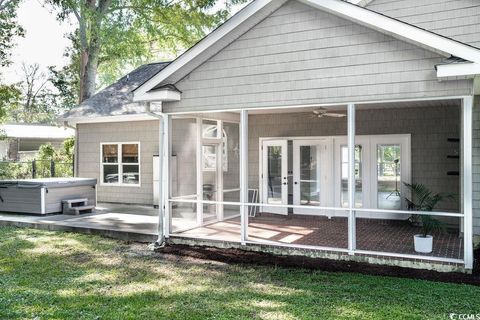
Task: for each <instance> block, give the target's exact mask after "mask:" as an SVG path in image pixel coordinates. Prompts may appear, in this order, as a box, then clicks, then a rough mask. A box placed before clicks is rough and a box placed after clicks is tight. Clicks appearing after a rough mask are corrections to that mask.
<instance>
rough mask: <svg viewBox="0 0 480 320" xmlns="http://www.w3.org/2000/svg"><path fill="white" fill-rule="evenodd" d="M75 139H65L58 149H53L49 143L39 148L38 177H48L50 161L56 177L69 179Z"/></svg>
mask: <svg viewBox="0 0 480 320" xmlns="http://www.w3.org/2000/svg"><path fill="white" fill-rule="evenodd" d="M74 148H75V139H74V138H73V137H72V138H67V139H65V141H64V142H63V143H62V147H61V148H60V149H55V148H54V147H53V146H52V144H51V143H46V144H43V145H41V146H40V149H39V151H38V157H37V159H38V161H37V172H38V173H39V176H45V177H49V176H50V165H51V161H53V162H54V163H55V176H56V177H71V176H72V174H73V172H72V164H73V157H74Z"/></svg>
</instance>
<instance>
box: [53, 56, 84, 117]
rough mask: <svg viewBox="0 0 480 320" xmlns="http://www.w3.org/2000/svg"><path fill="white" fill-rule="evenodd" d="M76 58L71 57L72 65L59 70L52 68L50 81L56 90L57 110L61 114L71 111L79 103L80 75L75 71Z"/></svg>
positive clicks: (55, 102) (55, 101)
mask: <svg viewBox="0 0 480 320" xmlns="http://www.w3.org/2000/svg"><path fill="white" fill-rule="evenodd" d="M76 63H78V61H77V62H75V57H71V63H69V64H67V65H66V66H64V67H62V68H60V69H57V68H55V67H54V66H50V67H49V68H48V70H49V81H50V83H51V85H52V86H53V87H54V88H55V89H56V94H55V95H54V96H53V98H54V99H53V100H54V101H53V102H54V104H55V108H56V109H57V110H59V111H60V112H58V113H61V112H64V111H67V110H70V109H71V108H73V107H74V106H76V105H77V103H78V92H79V75H78V72H77V70H76V69H75V64H76Z"/></svg>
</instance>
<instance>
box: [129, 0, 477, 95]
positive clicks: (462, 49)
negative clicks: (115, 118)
mask: <svg viewBox="0 0 480 320" xmlns="http://www.w3.org/2000/svg"><path fill="white" fill-rule="evenodd" d="M298 1H300V2H302V3H304V4H306V5H308V6H311V7H313V8H316V9H319V10H322V11H325V12H329V13H331V14H334V15H336V16H338V17H341V18H344V19H347V20H350V21H352V22H355V23H358V24H360V25H363V26H366V27H369V28H371V29H374V30H376V31H379V32H381V33H384V34H388V35H390V36H392V37H395V38H397V39H400V40H403V41H407V42H409V43H412V44H414V45H417V46H420V47H422V48H425V49H427V50H430V51H434V52H437V53H439V54H441V55H444V56H445V57H448V56H450V55H453V56H456V57H459V58H462V59H465V60H468V61H471V62H473V63H474V65H475V67H476V66H477V65H480V50H479V49H477V48H474V47H472V46H469V45H467V44H464V43H462V42H459V41H455V40H452V39H449V38H447V37H443V36H441V35H438V34H436V33H433V32H430V31H427V30H424V29H421V28H418V27H416V26H414V25H410V24H408V23H405V22H402V21H399V20H396V19H393V18H390V17H388V16H385V15H382V14H379V13H377V12H374V11H371V10H368V9H365V8H363V7H361V6H360V5H361V3H362V2H363V1H358V0H352V1H354V2H356V4H354V3H350V2H346V1H341V0H298ZM274 2H275V3H276V4H277V5H278V4H283V3H284V2H285V1H283V0H282V1H274ZM270 3H272V0H255V1H253V2H252V3H251V4H250V5H248V6H247V7H245V8H244V9H243V10H241V11H240V12H239V13H237V14H236V15H234V16H233V17H231V18H230V19H229V20H227V22H225V23H224V24H223V25H221V26H220V27H218V28H217V29H215V30H214V31H213V32H211V33H210V34H209V35H208V36H206V37H205V38H204V39H203V40H201V41H200V42H199V43H197V44H196V45H195V46H193V47H192V48H191V49H190V50H188V51H187V52H185V53H184V54H183V55H181V56H180V57H178V58H177V59H176V60H174V61H173V62H172V63H170V64H169V65H168V66H167V67H165V68H164V69H162V70H161V71H160V72H159V73H157V74H156V75H155V76H154V77H152V78H151V79H150V80H148V81H147V82H145V83H144V84H143V85H141V86H140V87H138V88H137V89H136V90H135V91H134V98H133V99H134V101H139V100H142V99H145V96H144V94H145V93H146V92H148V91H149V90H151V89H153V88H154V87H155V86H157V85H158V84H160V83H162V82H163V81H165V80H167V79H168V78H169V77H170V76H172V75H173V74H174V73H176V72H178V71H179V70H180V69H181V68H183V67H185V66H186V65H188V64H189V63H192V62H191V61H192V60H194V59H199V58H201V59H203V61H205V60H207V59H208V58H209V57H205V56H201V55H202V54H204V53H205V52H206V50H207V49H209V48H210V47H212V46H214V45H215V44H216V43H218V42H220V41H223V42H224V43H225V46H226V45H228V44H229V43H230V42H231V41H226V39H224V38H225V37H226V36H228V35H230V34H231V33H232V32H233V31H234V30H235V29H236V28H238V27H239V26H240V25H241V24H243V23H244V22H245V21H247V20H248V19H249V18H251V17H252V16H253V15H254V14H256V13H257V12H259V11H260V10H261V9H263V8H265V7H266V6H267V5H269V4H270ZM214 54H215V52H212V54H211V55H214ZM438 69H443V66H438ZM462 72H463V73H467V74H462ZM471 72H472V71H471V70H470V69H468V68H467V70H465V69H463V68H460V69H458V70H457V69H455V75H456V76H462V75H464V76H466V75H472V73H471Z"/></svg>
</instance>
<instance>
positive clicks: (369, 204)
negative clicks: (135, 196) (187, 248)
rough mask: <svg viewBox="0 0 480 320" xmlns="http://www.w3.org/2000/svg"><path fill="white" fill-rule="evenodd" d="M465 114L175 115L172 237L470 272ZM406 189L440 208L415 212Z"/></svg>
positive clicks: (352, 108) (396, 107)
mask: <svg viewBox="0 0 480 320" xmlns="http://www.w3.org/2000/svg"><path fill="white" fill-rule="evenodd" d="M470 108H471V105H469V101H468V99H450V100H444V99H441V100H440V99H439V100H429V101H408V102H407V101H405V102H390V103H382V104H357V105H353V104H351V105H347V106H345V105H335V106H302V107H295V108H293V107H292V108H277V109H255V110H248V111H246V110H243V111H241V110H234V111H224V112H215V113H196V114H182V115H180V114H179V115H169V116H168V120H166V121H165V122H164V125H165V127H166V128H168V130H167V132H168V140H167V141H168V142H169V143H167V144H166V146H165V150H168V153H169V154H170V157H169V158H168V159H166V158H165V159H166V161H165V162H166V163H165V167H166V168H169V170H168V171H169V174H168V175H167V177H166V181H165V182H164V189H165V190H166V191H165V192H166V197H168V200H166V202H167V203H168V205H167V206H166V210H165V219H164V230H165V235H166V236H167V237H186V238H190V239H211V240H221V241H228V242H236V243H237V242H238V243H243V244H247V243H260V244H272V245H280V246H289V247H299V248H312V249H318V250H333V251H338V252H344V253H346V254H350V255H355V254H372V255H380V256H388V257H398V258H402V259H403V258H405V259H423V260H428V261H436V262H447V263H458V264H464V265H465V266H467V268H468V266H469V265H470V263H471V257H470V252H471V248H470V247H469V245H468V244H469V243H471V228H470V232H469V231H468V230H467V229H468V228H467V229H465V228H464V227H465V225H466V224H467V223H468V221H471V220H470V219H471V218H470V216H469V215H470V210H471V209H469V207H468V205H469V203H470V201H471V199H468V198H467V197H466V195H467V196H468V194H469V192H470V191H469V190H468V188H466V187H465V185H464V184H463V183H465V182H466V179H467V180H468V179H469V177H468V175H470V174H471V173H469V172H467V173H468V174H467V176H465V172H466V171H465V168H466V167H465V165H467V166H468V164H469V163H468V161H466V159H468V157H469V156H468V152H469V148H471V145H470V146H469V145H468V141H470V140H469V139H471V137H469V135H468V128H469V124H468V123H467V124H466V125H464V121H463V119H464V117H466V116H468V112H470V111H471V109H470ZM470 119H471V118H470ZM466 132H467V133H466ZM466 157H467V158H466ZM410 184H418V185H422V186H423V187H424V188H426V189H427V190H428V191H430V192H431V193H432V195H435V194H439V195H442V196H443V198H444V199H442V200H441V201H438V203H436V204H435V206H434V208H433V210H432V211H430V212H424V211H423V210H421V211H420V210H418V206H417V207H416V206H414V205H412V204H415V203H416V202H417V199H415V194H413V193H412V190H411V188H410V187H409V186H408V185H410ZM350 199H355V200H354V201H352V202H350ZM466 209H467V210H466ZM466 212H467V213H468V215H467V216H466V215H465V213H466ZM422 215H423V216H429V217H431V218H432V219H434V220H435V221H437V222H438V223H437V225H438V226H439V227H438V228H434V229H433V230H430V231H429V234H430V235H432V236H433V248H432V252H430V253H419V252H416V251H415V250H414V239H413V237H414V235H416V234H422V233H423V228H422V221H424V220H422V219H421V218H420V217H421V216H422ZM465 218H467V219H465ZM464 230H467V232H464ZM464 243H466V244H467V248H465V246H464Z"/></svg>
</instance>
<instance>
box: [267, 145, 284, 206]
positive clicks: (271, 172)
mask: <svg viewBox="0 0 480 320" xmlns="http://www.w3.org/2000/svg"><path fill="white" fill-rule="evenodd" d="M267 150H268V151H267V159H268V160H267V161H268V170H267V180H268V190H267V194H268V197H267V203H273V204H282V183H283V181H282V178H283V175H282V147H281V146H268V147H267Z"/></svg>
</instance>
